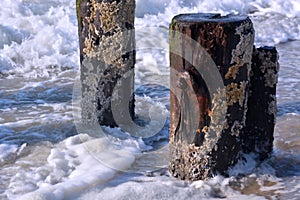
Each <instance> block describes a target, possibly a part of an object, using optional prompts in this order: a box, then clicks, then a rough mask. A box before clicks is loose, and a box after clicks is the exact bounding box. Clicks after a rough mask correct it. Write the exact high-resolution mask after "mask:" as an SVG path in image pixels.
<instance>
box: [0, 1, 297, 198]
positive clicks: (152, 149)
mask: <svg viewBox="0 0 300 200" xmlns="http://www.w3.org/2000/svg"><path fill="white" fill-rule="evenodd" d="M136 3H137V7H136V19H135V23H136V42H137V64H136V69H135V73H136V80H135V81H136V83H135V84H136V88H137V91H136V94H137V101H136V113H137V114H138V115H139V116H140V118H142V119H143V120H145V121H149V124H148V125H147V126H146V127H145V129H144V130H143V132H144V134H145V135H151V137H147V138H140V137H134V136H131V135H130V134H129V133H126V132H122V131H121V130H120V129H118V128H113V129H112V128H107V127H89V128H88V129H85V127H82V126H80V124H79V123H78V121H79V113H80V108H79V106H78V105H79V101H80V85H79V84H78V83H79V80H78V78H79V50H78V36H77V19H76V12H75V0H74V1H69V0H2V4H1V7H0V199H30V200H33V199H51V200H56V199H82V200H89V199H105V200H106V199H114V200H115V199H120V200H121V199H122V200H123V199H129V200H134V199H218V198H228V199H241V198H243V199H295V200H296V199H300V123H299V122H300V69H299V67H298V66H299V65H300V51H299V50H300V2H298V1H296V0H272V1H271V0H265V1H262V0H245V1H242V0H238V1H233V0H223V1H217V0H210V1H207V0H181V1H180V0H137V1H136ZM191 12H193V13H194V12H219V13H221V14H223V15H225V14H228V13H235V14H248V15H249V16H250V17H251V19H252V21H253V23H254V27H255V31H256V36H255V43H256V45H257V46H260V45H275V46H276V47H277V48H278V51H279V54H280V60H279V63H280V74H279V83H278V89H277V99H278V114H277V123H276V128H275V141H274V152H273V155H272V157H271V158H270V159H268V160H266V161H264V162H262V163H257V162H255V160H254V159H253V158H252V157H251V156H250V155H249V156H247V162H240V163H238V164H237V166H235V167H234V168H233V169H231V170H230V177H227V178H225V177H222V176H216V177H214V178H213V179H211V180H210V181H197V182H193V183H190V182H184V181H179V180H176V179H174V178H172V177H170V176H169V175H168V172H167V165H168V128H169V117H168V115H169V67H168V66H169V61H168V54H169V52H168V25H169V23H170V21H171V19H172V17H173V16H174V15H176V14H179V13H191ZM95 133H97V134H95ZM98 133H101V134H98Z"/></svg>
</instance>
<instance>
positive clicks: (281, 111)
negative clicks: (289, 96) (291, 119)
mask: <svg viewBox="0 0 300 200" xmlns="http://www.w3.org/2000/svg"><path fill="white" fill-rule="evenodd" d="M289 113H295V114H298V115H300V102H291V103H284V104H279V105H278V112H277V116H278V117H281V116H283V115H286V114H289Z"/></svg>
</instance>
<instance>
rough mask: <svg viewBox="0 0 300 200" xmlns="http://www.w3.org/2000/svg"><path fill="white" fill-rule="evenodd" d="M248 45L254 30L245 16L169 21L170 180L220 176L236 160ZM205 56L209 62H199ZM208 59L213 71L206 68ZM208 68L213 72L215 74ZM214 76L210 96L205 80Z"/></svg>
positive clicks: (247, 71)
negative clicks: (171, 176)
mask: <svg viewBox="0 0 300 200" xmlns="http://www.w3.org/2000/svg"><path fill="white" fill-rule="evenodd" d="M189 38H191V39H192V40H194V41H195V42H193V41H192V40H191V39H189ZM253 42H254V29H253V26H252V22H251V20H250V19H249V18H248V17H246V16H234V15H229V16H225V17H221V16H220V15H219V14H184V15H178V16H175V17H174V18H173V20H172V23H171V25H170V64H171V69H174V70H176V71H177V73H175V75H174V73H173V75H172V74H171V87H172V85H175V88H173V89H172V88H171V90H172V91H171V94H170V98H171V103H170V104H171V105H170V106H171V108H170V112H171V113H170V115H171V116H170V117H171V125H170V153H171V158H170V165H169V171H170V172H171V174H172V175H173V176H175V177H178V178H180V179H183V180H199V179H207V178H209V177H211V176H212V175H213V174H215V173H221V174H226V170H228V168H229V167H230V166H232V165H233V164H235V163H236V162H237V161H238V159H239V158H240V155H241V152H242V150H241V149H242V145H241V142H240V141H241V131H242V129H243V127H244V126H245V121H246V110H247V109H246V107H247V87H248V84H249V75H250V71H251V57H252V51H253ZM195 43H196V44H195ZM197 44H200V46H201V47H202V48H203V49H204V50H199V45H198V46H197ZM200 49H201V48H200ZM203 51H205V52H203ZM206 52H207V53H208V55H209V56H210V58H203V55H205V53H206ZM204 57H205V56H204ZM209 59H212V60H213V61H214V63H215V66H209V65H208V63H209ZM210 67H215V68H217V74H216V73H214V71H213V69H212V68H211V69H210ZM171 71H172V70H171ZM204 71H205V73H202V72H204ZM204 74H205V75H204ZM218 76H219V77H220V79H222V80H221V82H222V83H223V86H222V87H219V88H216V90H212V89H211V88H212V86H211V84H208V82H207V80H208V79H214V78H215V77H218ZM216 81H219V80H216ZM209 91H210V92H209ZM212 91H214V93H211V92H212ZM193 96H196V97H193ZM221 97H225V99H223V100H222V98H221Z"/></svg>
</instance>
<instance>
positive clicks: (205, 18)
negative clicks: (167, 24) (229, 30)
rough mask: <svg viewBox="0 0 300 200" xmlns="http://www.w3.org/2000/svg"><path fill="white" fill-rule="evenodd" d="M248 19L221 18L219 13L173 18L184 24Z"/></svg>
mask: <svg viewBox="0 0 300 200" xmlns="http://www.w3.org/2000/svg"><path fill="white" fill-rule="evenodd" d="M247 18H248V16H246V15H232V14H230V15H226V16H221V14H219V13H189V14H180V15H177V16H175V17H174V18H173V21H177V22H184V23H197V22H218V23H228V22H241V21H244V20H246V19H247Z"/></svg>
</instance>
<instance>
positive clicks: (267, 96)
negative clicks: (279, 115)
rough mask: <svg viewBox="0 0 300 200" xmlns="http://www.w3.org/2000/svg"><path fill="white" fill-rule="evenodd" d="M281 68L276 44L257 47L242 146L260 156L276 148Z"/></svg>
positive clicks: (245, 150)
mask: <svg viewBox="0 0 300 200" xmlns="http://www.w3.org/2000/svg"><path fill="white" fill-rule="evenodd" d="M278 71H279V63H278V53H277V50H276V48H275V47H261V48H258V49H256V48H254V51H253V55H252V72H251V75H250V88H249V97H248V103H247V107H248V111H247V117H246V127H245V129H244V131H243V132H244V133H243V150H244V152H245V153H255V154H258V156H259V158H260V159H261V160H264V159H265V158H267V157H268V156H269V155H270V153H271V152H272V148H273V140H274V136H273V133H274V126H275V119H276V112H277V103H276V84H277V79H278Z"/></svg>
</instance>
